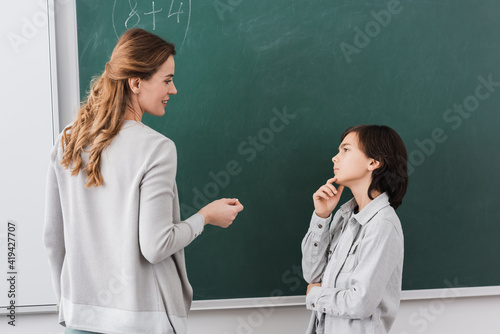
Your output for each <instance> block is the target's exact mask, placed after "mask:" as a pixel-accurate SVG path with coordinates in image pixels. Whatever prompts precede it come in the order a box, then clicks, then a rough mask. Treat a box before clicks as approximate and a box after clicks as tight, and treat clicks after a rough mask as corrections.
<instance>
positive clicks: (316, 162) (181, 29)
mask: <svg viewBox="0 0 500 334" xmlns="http://www.w3.org/2000/svg"><path fill="white" fill-rule="evenodd" d="M499 12H500V2H498V1H493V0H484V1H477V0H474V1H473V0H441V1H419V0H415V1H409V0H401V2H396V1H394V0H387V1H386V0H384V1H380V0H373V1H352V0H349V1H346V0H339V1H306V0H295V1H290V0H272V1H248V0H220V1H219V0H215V1H212V0H210V1H191V0H184V1H182V2H181V1H179V0H164V1H154V2H153V1H149V0H148V1H134V0H132V1H96V0H94V1H77V17H78V46H79V66H80V84H81V94H82V98H83V96H84V95H85V92H86V91H87V90H88V87H89V81H90V79H91V77H92V76H94V75H98V74H100V73H101V72H102V70H103V69H104V64H105V62H106V61H107V60H108V58H109V56H110V54H111V51H112V49H113V47H114V45H115V43H116V41H117V37H118V36H119V35H120V34H121V33H122V32H124V31H125V30H126V28H132V27H141V28H144V29H147V30H149V31H152V32H155V33H156V34H158V35H160V36H162V37H163V38H165V39H167V40H169V41H171V42H174V43H175V44H176V46H177V50H178V53H177V56H176V74H175V78H176V86H177V89H178V94H177V96H175V97H173V98H172V99H171V101H170V102H169V105H168V107H167V109H166V115H165V116H164V117H162V118H154V117H147V116H146V117H145V118H144V122H145V123H146V124H148V125H149V126H151V127H152V128H154V129H156V130H157V131H159V132H161V133H163V134H165V135H166V136H168V137H169V138H171V139H172V140H174V142H175V143H176V145H177V149H178V161H179V165H178V177H177V183H178V185H179V191H180V198H181V203H182V211H183V217H184V218H187V217H188V216H189V215H190V214H192V213H194V212H195V211H196V210H197V209H198V208H199V207H200V205H203V204H204V203H206V202H208V200H211V199H212V198H220V197H237V198H239V199H240V201H241V202H242V203H243V204H244V205H245V210H244V212H243V213H242V214H241V215H240V216H238V218H237V220H236V221H235V222H234V224H233V225H232V226H231V227H230V228H229V229H227V230H223V229H219V228H215V227H207V228H206V230H205V232H204V233H203V234H202V236H201V237H200V238H198V239H197V240H196V241H195V242H193V244H191V245H190V246H189V247H188V248H187V249H186V260H187V265H188V271H189V274H190V280H191V283H192V285H193V287H194V291H195V299H197V300H205V299H224V298H250V297H268V296H271V295H273V294H274V295H285V296H291V295H301V294H304V293H305V288H306V283H305V282H304V281H303V279H302V276H301V271H300V263H301V251H300V243H301V240H302V237H303V236H304V234H305V233H306V231H307V227H308V224H309V219H310V215H311V213H312V211H313V205H312V199H311V196H312V193H313V192H314V191H315V190H316V189H317V188H318V187H319V186H320V185H321V184H323V183H324V181H325V180H326V179H328V178H329V177H331V176H332V163H331V157H332V156H333V155H334V154H335V152H336V151H337V147H338V145H339V137H340V134H341V133H342V132H343V130H345V129H346V128H347V127H349V126H352V125H356V124H386V125H389V126H391V127H393V128H394V129H396V130H397V131H398V132H399V133H400V134H401V136H402V138H403V140H404V141H405V143H406V145H407V149H408V152H409V157H410V174H411V176H410V187H409V190H408V193H407V196H406V197H405V201H404V203H403V206H402V207H401V208H400V209H398V214H399V216H400V218H401V221H402V223H403V229H404V233H405V264H404V277H403V288H404V289H405V290H419V289H438V288H447V287H449V284H450V283H451V284H454V285H455V286H456V285H458V286H462V287H477V286H496V285H500V266H499V265H498V264H499V263H500V242H498V239H499V236H500V223H499V221H500V205H498V204H497V203H498V201H499V199H500V195H499V191H498V189H497V187H498V185H500V172H499V171H498V167H499V166H500V155H499V154H497V152H498V145H499V144H500V132H499V131H498V128H499V126H500V38H499V37H498V32H499V31H500V20H499V19H498V13H499ZM344 197H345V198H344V200H347V199H348V195H346V194H344Z"/></svg>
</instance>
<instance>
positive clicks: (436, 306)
mask: <svg viewBox="0 0 500 334" xmlns="http://www.w3.org/2000/svg"><path fill="white" fill-rule="evenodd" d="M309 315H310V313H309V311H307V310H305V308H304V307H300V306H294V307H277V308H274V309H273V308H266V309H262V310H259V309H237V310H219V311H192V312H191V315H190V318H189V324H188V334H295V333H297V334H303V333H304V331H305V329H306V326H307V322H308V320H309ZM17 322H18V327H17V328H16V329H15V330H12V329H10V330H9V329H8V330H7V331H4V329H5V327H3V325H4V324H3V323H0V332H1V333H5V334H9V333H20V334H21V333H22V334H63V333H64V329H63V327H61V326H59V325H57V315H56V314H42V315H25V316H20V317H18V321H17ZM391 333H392V334H420V333H425V334H498V333H500V297H499V296H494V297H464V298H456V299H449V300H448V301H447V302H445V301H442V300H439V299H431V300H409V301H403V302H402V304H401V308H400V311H399V314H398V317H397V319H396V323H395V324H394V327H393V330H392V331H391Z"/></svg>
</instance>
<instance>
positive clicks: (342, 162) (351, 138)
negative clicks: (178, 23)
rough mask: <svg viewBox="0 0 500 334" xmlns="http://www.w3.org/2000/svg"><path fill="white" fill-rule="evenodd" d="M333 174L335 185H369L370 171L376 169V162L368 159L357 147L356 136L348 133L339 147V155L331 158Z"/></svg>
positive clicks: (353, 133)
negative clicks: (335, 178) (335, 179)
mask: <svg viewBox="0 0 500 334" xmlns="http://www.w3.org/2000/svg"><path fill="white" fill-rule="evenodd" d="M332 161H333V164H334V166H333V172H334V174H335V176H336V177H337V181H336V183H337V184H340V185H344V186H346V187H352V186H357V185H362V184H363V185H364V183H366V186H369V185H370V182H371V175H372V171H373V170H374V169H376V168H377V167H378V162H377V161H375V160H374V159H372V158H368V157H367V156H366V155H365V154H364V153H363V151H361V149H360V148H359V146H358V135H357V134H356V133H355V132H351V133H349V134H348V135H347V136H346V137H345V138H344V140H343V141H342V143H341V144H340V146H339V153H338V154H337V155H336V156H334V157H333V158H332Z"/></svg>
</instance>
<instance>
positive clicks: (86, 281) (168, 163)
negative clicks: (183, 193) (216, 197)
mask: <svg viewBox="0 0 500 334" xmlns="http://www.w3.org/2000/svg"><path fill="white" fill-rule="evenodd" d="M61 156H62V150H61V146H60V138H59V141H58V143H57V145H56V146H55V147H54V149H53V151H52V153H51V162H50V167H49V171H48V178H47V197H46V217H45V228H44V233H43V239H44V244H45V247H46V249H47V253H48V257H49V262H50V267H51V270H52V276H53V285H54V289H55V293H56V297H57V300H58V301H59V321H60V323H61V324H62V325H63V326H67V327H70V328H73V329H80V330H87V331H94V332H100V333H120V334H127V333H130V334H132V333H133V334H137V333H158V334H160V333H174V332H175V333H177V334H182V333H186V322H187V316H188V312H189V309H190V306H191V300H192V288H191V285H190V284H189V281H188V278H187V273H186V265H185V260H184V247H186V246H187V245H189V244H190V243H191V242H192V241H193V239H194V238H195V237H196V236H198V235H199V234H200V233H201V232H202V230H203V226H204V218H203V216H201V215H199V214H195V215H193V216H192V217H190V218H189V219H187V220H186V221H181V220H180V209H179V199H178V195H177V186H176V183H175V176H176V171H177V154H176V149H175V145H174V143H173V142H172V141H171V140H170V139H168V138H166V137H165V136H163V135H161V134H159V133H158V132H156V131H154V130H152V129H151V128H149V127H147V126H146V125H144V124H142V123H141V122H136V121H125V122H124V125H123V127H122V129H121V130H120V132H119V134H118V135H117V136H116V137H115V138H114V139H113V141H112V142H111V144H110V145H109V146H108V148H107V149H106V150H105V151H104V152H103V154H102V156H101V171H102V174H103V178H104V185H103V186H100V187H92V188H85V186H84V185H85V183H86V174H85V173H84V172H80V174H79V175H78V176H71V173H70V171H68V170H66V169H64V167H63V166H61V165H60V161H61ZM86 159H87V157H86V156H84V161H86Z"/></svg>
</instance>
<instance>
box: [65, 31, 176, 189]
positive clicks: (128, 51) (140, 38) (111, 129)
mask: <svg viewBox="0 0 500 334" xmlns="http://www.w3.org/2000/svg"><path fill="white" fill-rule="evenodd" d="M171 55H172V56H173V55H175V46H174V44H172V43H169V42H166V41H164V40H163V39H161V38H160V37H158V36H156V35H154V34H152V33H149V32H147V31H146V30H143V29H129V30H127V31H126V32H125V33H124V34H123V35H122V36H121V37H120V39H119V40H118V43H117V44H116V46H115V48H114V50H113V53H112V54H111V59H110V60H109V62H108V63H106V67H105V70H104V72H103V73H102V74H101V75H100V76H98V77H95V78H94V79H93V80H92V82H91V89H90V92H89V93H88V96H87V100H86V102H84V103H83V104H82V107H81V108H80V110H79V112H78V115H77V117H76V120H75V121H74V122H73V124H72V125H70V126H68V127H67V128H66V129H65V130H64V132H63V134H62V138H61V146H62V148H63V157H62V159H61V165H63V166H64V167H65V168H66V169H68V170H69V169H71V175H73V176H75V175H78V174H79V173H80V171H85V172H86V173H87V184H86V185H85V187H87V188H89V187H92V186H95V187H97V186H101V185H102V184H103V182H104V180H103V177H102V174H101V169H100V162H101V155H102V152H103V151H104V149H105V148H106V147H108V145H109V144H110V143H111V141H112V140H113V138H114V137H115V136H116V135H117V134H118V132H119V131H120V129H121V127H122V124H123V115H124V114H125V111H126V109H127V107H129V108H131V105H130V96H131V93H132V92H131V89H130V86H129V83H128V79H129V78H140V79H142V80H148V79H149V78H151V76H152V75H153V74H154V73H155V72H156V71H157V70H158V68H159V67H160V66H161V65H163V63H164V62H165V61H167V58H168V57H170V56H171ZM84 152H88V154H89V157H88V163H87V164H86V166H85V165H84V163H83V162H82V154H83V153H84Z"/></svg>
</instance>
